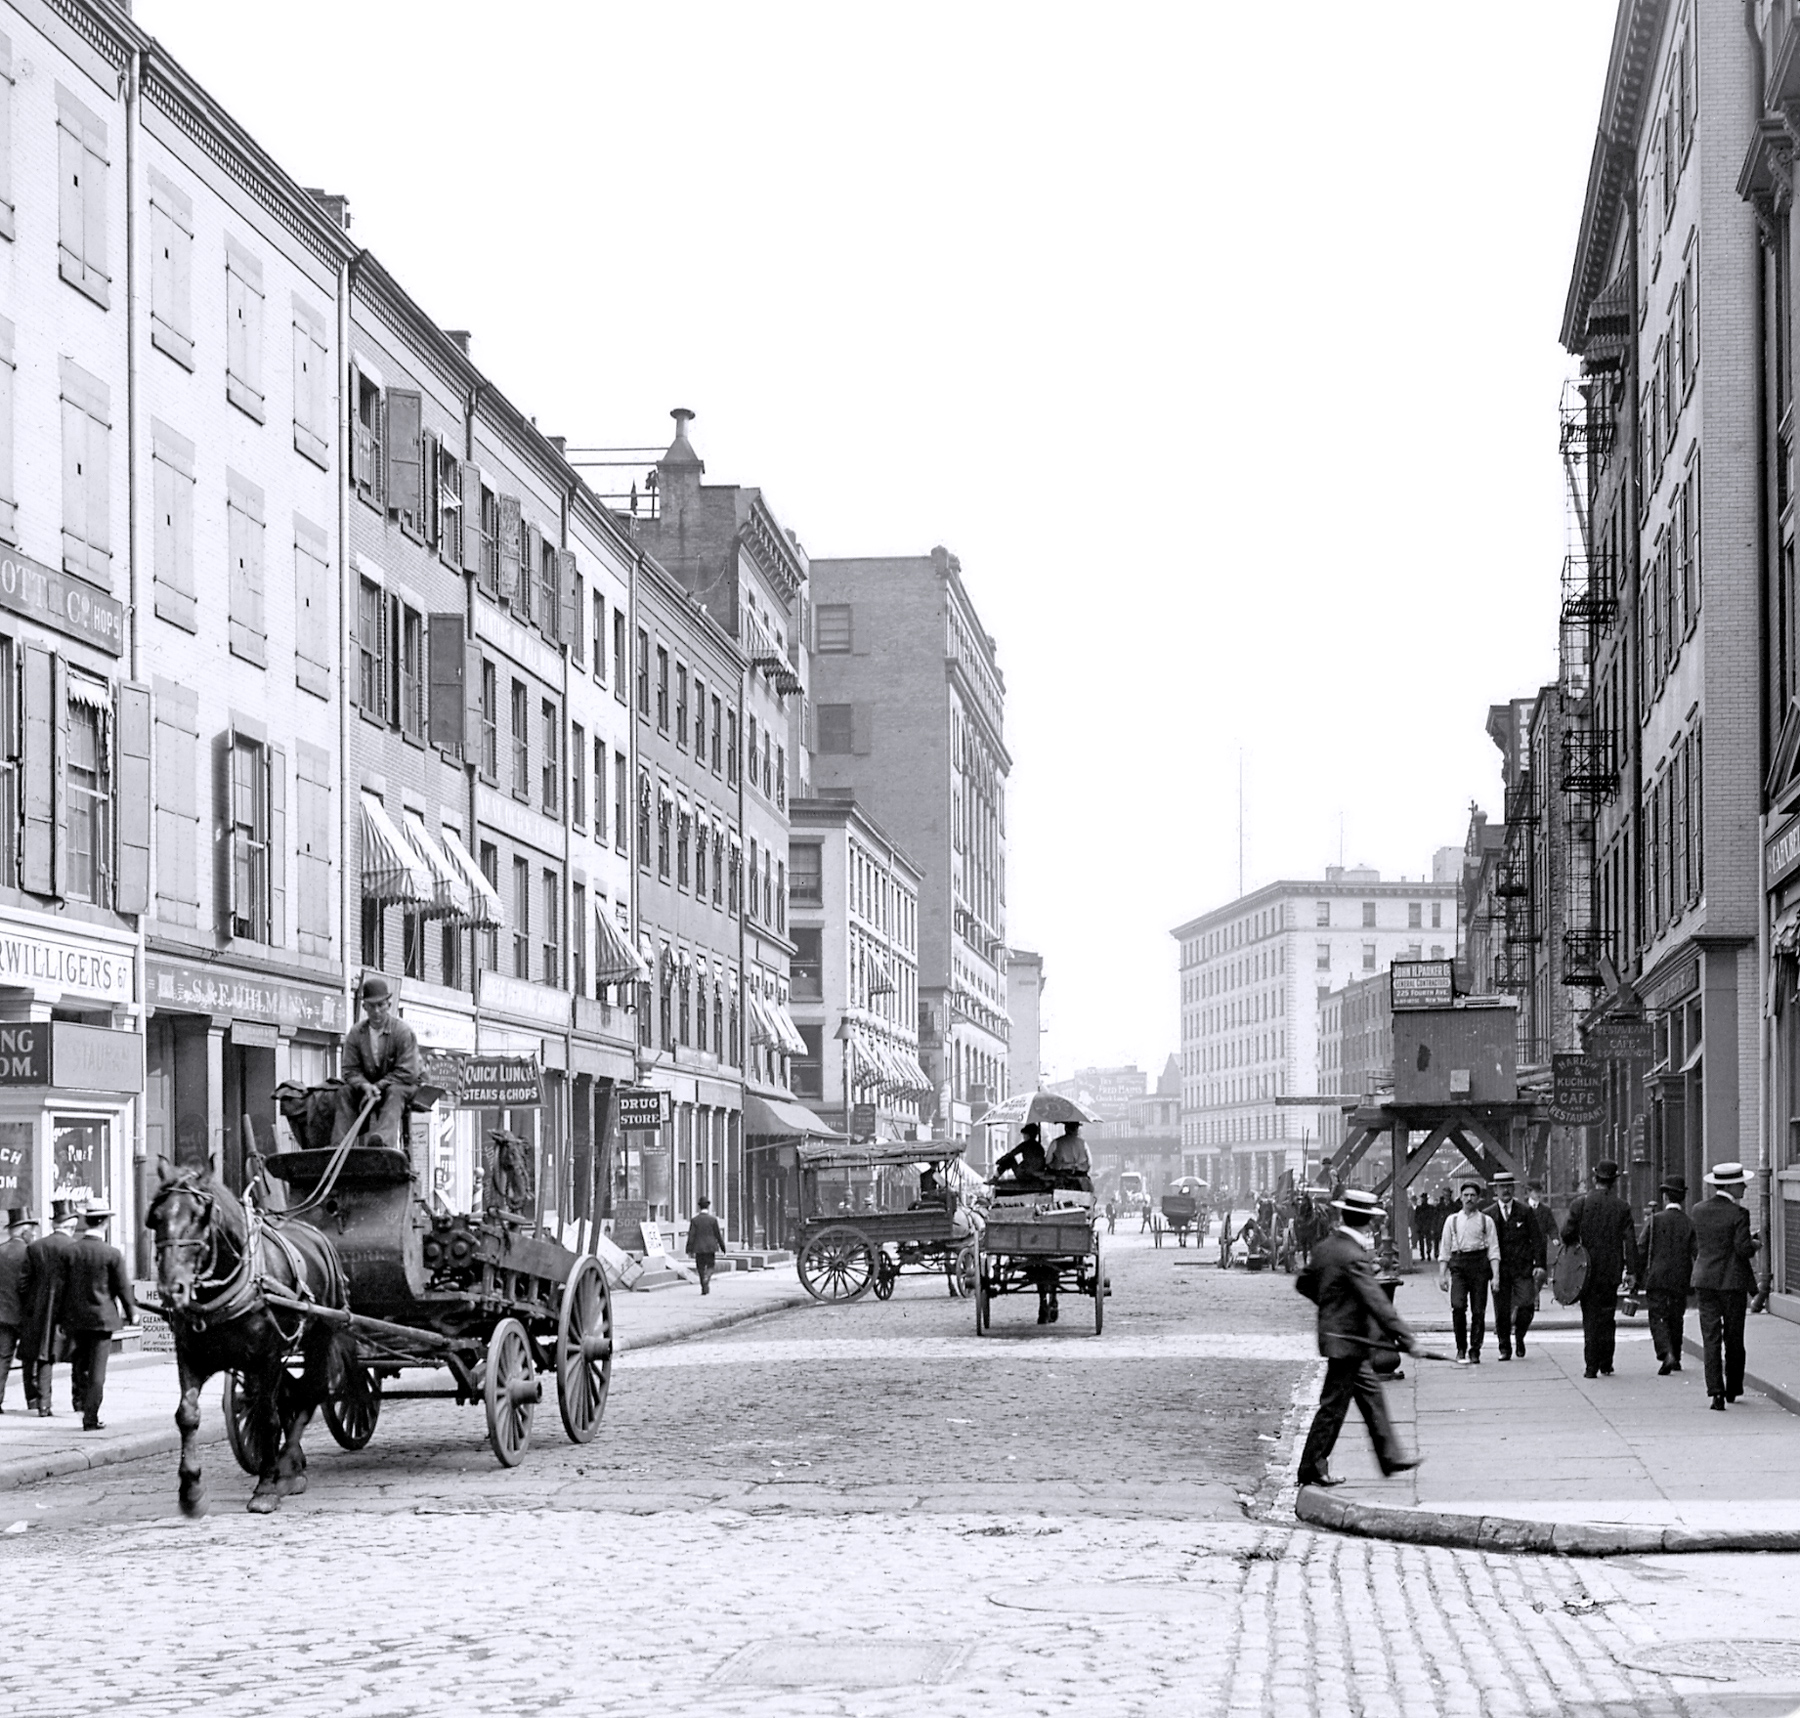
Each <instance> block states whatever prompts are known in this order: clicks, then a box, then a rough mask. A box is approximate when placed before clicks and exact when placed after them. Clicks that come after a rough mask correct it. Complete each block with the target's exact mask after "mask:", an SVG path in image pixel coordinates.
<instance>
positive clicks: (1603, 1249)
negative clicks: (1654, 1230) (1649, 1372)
mask: <svg viewBox="0 0 1800 1718" xmlns="http://www.w3.org/2000/svg"><path fill="white" fill-rule="evenodd" d="M1618 1179H1619V1166H1618V1165H1617V1164H1616V1163H1614V1162H1612V1161H1611V1159H1609V1158H1606V1159H1602V1160H1601V1161H1600V1162H1599V1163H1596V1164H1595V1165H1594V1185H1593V1188H1592V1189H1591V1190H1590V1191H1589V1192H1586V1193H1583V1194H1582V1195H1581V1196H1580V1197H1579V1198H1577V1199H1576V1200H1575V1201H1574V1202H1573V1203H1572V1204H1571V1205H1570V1206H1569V1220H1568V1221H1567V1222H1566V1223H1564V1224H1563V1233H1562V1238H1563V1245H1564V1246H1565V1247H1581V1248H1584V1249H1585V1250H1586V1252H1587V1261H1588V1264H1587V1280H1586V1281H1585V1282H1584V1283H1583V1284H1582V1288H1581V1295H1580V1300H1581V1354H1582V1361H1583V1364H1584V1365H1585V1367H1586V1373H1585V1375H1586V1376H1587V1377H1589V1378H1610V1377H1611V1376H1612V1370H1613V1350H1614V1347H1615V1345H1616V1343H1617V1341H1618V1326H1617V1324H1616V1323H1615V1317H1616V1314H1617V1312H1618V1304H1619V1284H1620V1283H1621V1282H1623V1281H1625V1280H1626V1279H1627V1278H1635V1277H1636V1276H1637V1274H1638V1260H1637V1232H1636V1230H1635V1229H1633V1227H1632V1223H1631V1207H1630V1206H1629V1205H1627V1204H1626V1203H1625V1201H1624V1200H1623V1199H1621V1198H1620V1197H1619V1196H1618V1194H1616V1193H1615V1192H1614V1191H1613V1183H1614V1182H1616V1181H1617V1180H1618Z"/></svg>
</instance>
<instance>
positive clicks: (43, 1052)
mask: <svg viewBox="0 0 1800 1718" xmlns="http://www.w3.org/2000/svg"><path fill="white" fill-rule="evenodd" d="M49 1084H50V1022H49V1021H48V1020H38V1021H32V1022H30V1023H29V1024H26V1025H19V1026H0V1086H47V1085H49Z"/></svg>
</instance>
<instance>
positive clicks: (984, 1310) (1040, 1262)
mask: <svg viewBox="0 0 1800 1718" xmlns="http://www.w3.org/2000/svg"><path fill="white" fill-rule="evenodd" d="M1064 1290H1066V1291H1068V1292H1069V1293H1071V1294H1085V1295H1092V1296H1093V1299H1094V1334H1095V1335H1096V1336H1098V1335H1099V1334H1100V1333H1101V1331H1102V1330H1103V1329H1104V1328H1105V1326H1106V1296H1107V1292H1108V1291H1107V1284H1106V1271H1105V1268H1104V1266H1103V1264H1102V1261H1101V1257H1100V1229H1099V1226H1098V1225H1097V1224H1096V1223H1095V1221H1094V1196H1093V1195H1092V1194H1091V1193H1079V1192H1071V1191H1062V1192H1054V1193H1003V1194H1000V1195H997V1196H996V1198H995V1199H994V1202H993V1204H992V1205H991V1206H990V1207H989V1209H988V1216H987V1226H986V1228H984V1229H983V1230H982V1232H981V1242H980V1251H979V1259H978V1270H977V1277H976V1285H975V1333H976V1335H978V1336H985V1335H986V1334H987V1332H988V1326H989V1317H990V1311H991V1307H992V1303H993V1301H994V1299H995V1298H996V1297H997V1296H999V1295H1007V1294H1027V1293H1030V1294H1035V1295H1037V1296H1038V1299H1039V1304H1040V1305H1042V1304H1044V1302H1045V1301H1046V1300H1054V1298H1055V1297H1056V1296H1057V1295H1058V1294H1059V1293H1061V1292H1062V1291H1064Z"/></svg>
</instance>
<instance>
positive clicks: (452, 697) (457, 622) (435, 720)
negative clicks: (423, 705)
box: [425, 614, 468, 757]
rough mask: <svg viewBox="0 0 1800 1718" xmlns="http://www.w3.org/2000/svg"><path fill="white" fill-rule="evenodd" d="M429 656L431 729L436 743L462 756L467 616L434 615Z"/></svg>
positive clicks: (427, 650)
mask: <svg viewBox="0 0 1800 1718" xmlns="http://www.w3.org/2000/svg"><path fill="white" fill-rule="evenodd" d="M429 626H430V637H429V639H428V640H427V641H426V651H425V655H426V660H427V662H428V664H429V666H430V673H431V695H430V707H429V711H428V719H427V731H428V734H429V737H430V740H431V743H432V744H433V745H434V746H440V747H442V748H443V749H444V750H445V751H447V752H452V753H454V754H456V755H457V756H459V757H460V756H461V755H462V752H463V747H464V745H465V743H466V742H465V736H464V731H463V724H464V720H465V715H466V712H467V709H468V688H467V686H466V685H465V684H464V679H465V676H466V674H467V671H468V651H467V650H466V649H465V648H464V637H463V630H464V628H463V617H462V616H461V615H460V614H434V615H432V616H431V617H430V621H429Z"/></svg>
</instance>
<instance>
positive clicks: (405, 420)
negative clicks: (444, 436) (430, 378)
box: [386, 388, 424, 532]
mask: <svg viewBox="0 0 1800 1718" xmlns="http://www.w3.org/2000/svg"><path fill="white" fill-rule="evenodd" d="M423 409H424V408H423V402H422V400H421V399H420V396H419V394H418V392H417V390H416V389H412V388H389V389H388V391H387V400H386V414H387V438H386V439H387V506H388V511H389V512H390V513H392V514H394V515H396V516H397V517H398V519H399V521H400V523H401V524H402V525H403V526H404V527H405V528H406V529H407V530H409V531H415V532H416V531H417V530H418V529H419V496H420V493H421V489H420V475H419V474H420V471H421V469H422V466H423V461H422V459H421V448H420V418H421V416H422V415H423Z"/></svg>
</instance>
